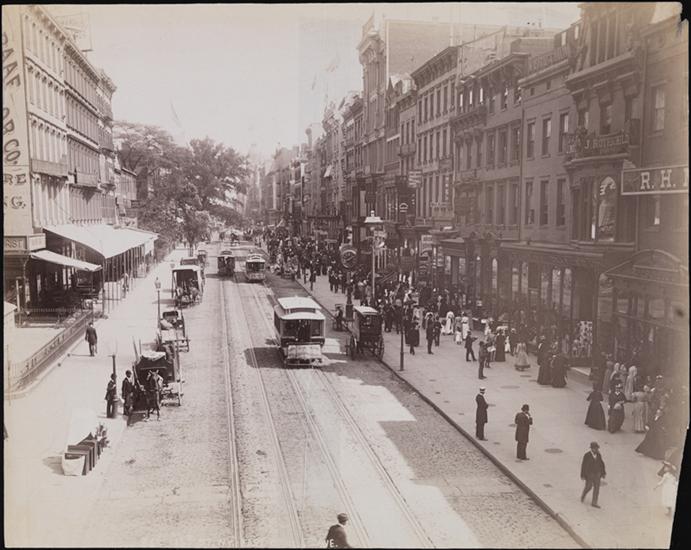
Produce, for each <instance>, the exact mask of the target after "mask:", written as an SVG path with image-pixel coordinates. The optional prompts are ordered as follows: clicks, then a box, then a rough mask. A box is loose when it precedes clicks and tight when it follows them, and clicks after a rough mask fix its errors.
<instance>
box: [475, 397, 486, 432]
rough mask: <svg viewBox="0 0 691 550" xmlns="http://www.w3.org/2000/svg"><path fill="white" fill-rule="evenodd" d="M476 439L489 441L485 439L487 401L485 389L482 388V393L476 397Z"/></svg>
mask: <svg viewBox="0 0 691 550" xmlns="http://www.w3.org/2000/svg"><path fill="white" fill-rule="evenodd" d="M475 403H477V409H475V437H477V438H478V439H479V440H480V441H487V439H485V424H487V407H488V406H489V405H487V401H485V387H484V386H483V387H481V388H480V393H478V394H477V395H476V396H475Z"/></svg>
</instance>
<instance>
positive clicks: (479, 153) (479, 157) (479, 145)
mask: <svg viewBox="0 0 691 550" xmlns="http://www.w3.org/2000/svg"><path fill="white" fill-rule="evenodd" d="M476 147H477V167H478V168H482V136H480V137H479V138H477V144H476Z"/></svg>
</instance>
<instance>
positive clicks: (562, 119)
mask: <svg viewBox="0 0 691 550" xmlns="http://www.w3.org/2000/svg"><path fill="white" fill-rule="evenodd" d="M568 133H569V113H561V114H560V115H559V143H558V147H559V152H560V153H562V152H563V151H564V141H565V139H566V134H568Z"/></svg>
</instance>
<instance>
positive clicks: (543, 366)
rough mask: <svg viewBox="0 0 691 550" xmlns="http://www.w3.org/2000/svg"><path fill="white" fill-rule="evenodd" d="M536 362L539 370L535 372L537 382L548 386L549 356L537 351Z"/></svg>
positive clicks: (550, 380)
mask: <svg viewBox="0 0 691 550" xmlns="http://www.w3.org/2000/svg"><path fill="white" fill-rule="evenodd" d="M538 363H539V364H540V370H538V372H537V383H538V384H540V385H542V386H549V385H550V384H551V383H552V369H551V367H550V365H549V364H550V356H549V354H547V353H546V352H545V353H538Z"/></svg>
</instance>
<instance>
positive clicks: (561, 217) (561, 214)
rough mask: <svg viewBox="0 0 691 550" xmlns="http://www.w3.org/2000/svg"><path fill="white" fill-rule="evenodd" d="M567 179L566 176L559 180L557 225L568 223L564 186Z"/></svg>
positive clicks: (561, 225)
mask: <svg viewBox="0 0 691 550" xmlns="http://www.w3.org/2000/svg"><path fill="white" fill-rule="evenodd" d="M565 186H566V180H565V179H564V178H561V179H558V180H557V227H563V226H565V225H566V203H565V202H564V187H565Z"/></svg>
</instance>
